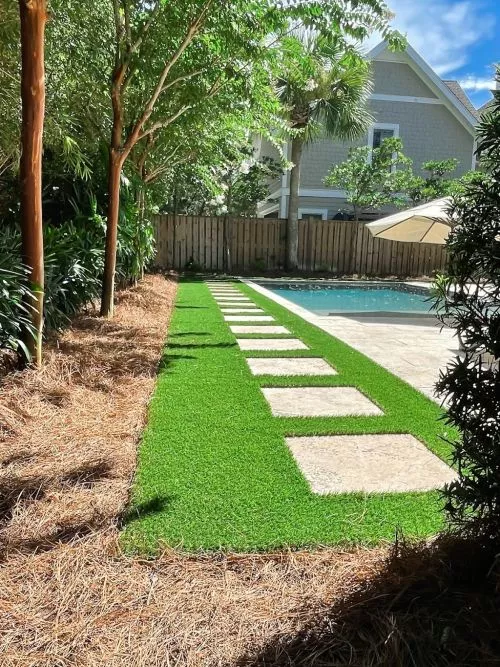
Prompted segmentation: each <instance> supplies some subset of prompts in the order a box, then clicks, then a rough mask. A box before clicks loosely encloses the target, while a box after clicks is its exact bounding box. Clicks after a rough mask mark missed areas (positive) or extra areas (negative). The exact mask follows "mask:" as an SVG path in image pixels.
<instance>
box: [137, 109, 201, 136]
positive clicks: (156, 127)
mask: <svg viewBox="0 0 500 667" xmlns="http://www.w3.org/2000/svg"><path fill="white" fill-rule="evenodd" d="M189 109H192V105H191V104H186V105H184V106H183V107H181V108H180V109H179V110H178V111H176V112H175V113H174V114H172V115H171V116H170V117H169V118H167V119H165V120H159V121H157V122H156V123H153V125H151V127H150V128H149V129H148V130H146V131H145V132H143V133H142V134H140V135H139V137H138V138H137V141H141V139H145V138H146V137H148V136H149V135H150V134H153V133H154V132H156V131H157V130H161V129H163V128H165V127H168V126H169V125H171V124H172V123H173V122H174V121H176V120H177V119H178V118H179V117H180V116H182V114H184V113H186V111H189ZM136 143H137V142H136Z"/></svg>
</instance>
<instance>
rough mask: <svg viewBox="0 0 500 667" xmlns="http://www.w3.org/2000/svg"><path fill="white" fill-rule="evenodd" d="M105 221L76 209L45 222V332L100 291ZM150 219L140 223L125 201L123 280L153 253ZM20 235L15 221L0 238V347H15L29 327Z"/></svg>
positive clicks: (121, 234) (60, 326) (120, 240)
mask: <svg viewBox="0 0 500 667" xmlns="http://www.w3.org/2000/svg"><path fill="white" fill-rule="evenodd" d="M105 233H106V224H105V220H104V218H103V217H102V216H101V215H99V214H98V213H97V207H96V205H95V203H94V205H93V212H92V213H91V214H90V215H86V214H84V213H83V212H81V211H77V212H76V215H75V217H74V218H73V219H72V220H71V221H69V222H65V223H63V224H60V225H50V224H48V225H45V227H44V246H45V300H44V322H45V332H46V333H48V332H50V331H60V330H62V329H63V328H64V327H65V326H67V325H68V323H69V320H70V318H71V317H72V316H73V315H75V314H76V313H78V312H79V311H80V310H81V309H82V308H83V307H84V306H86V305H87V304H89V303H90V302H92V301H94V300H96V299H98V298H99V296H100V292H101V281H102V274H103V268H104V243H105ZM153 252H154V244H153V232H152V228H151V225H150V224H149V222H147V221H145V222H143V224H142V225H140V224H139V219H138V216H137V212H136V211H135V209H134V208H133V206H132V205H131V204H129V205H128V206H126V207H124V210H123V211H122V220H121V222H120V228H119V233H118V254H117V279H118V281H119V282H121V283H122V284H125V283H130V282H131V281H133V280H136V279H137V278H139V277H140V276H141V274H142V270H143V266H144V264H145V263H147V262H149V261H150V260H151V258H152V256H153ZM20 257H21V235H20V232H19V230H18V229H17V228H16V227H14V226H6V228H5V230H3V231H2V242H1V244H0V289H1V291H2V299H1V304H0V347H3V348H9V349H14V350H18V349H19V347H20V346H22V343H21V332H22V330H23V329H24V328H25V327H28V329H29V311H28V306H29V294H30V291H29V288H28V281H27V270H26V269H24V268H23V267H22V265H21V261H20ZM27 304H28V305H27Z"/></svg>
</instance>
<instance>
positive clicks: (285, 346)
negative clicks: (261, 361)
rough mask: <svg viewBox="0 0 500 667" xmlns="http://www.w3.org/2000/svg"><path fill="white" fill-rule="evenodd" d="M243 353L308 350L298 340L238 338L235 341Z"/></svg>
mask: <svg viewBox="0 0 500 667" xmlns="http://www.w3.org/2000/svg"><path fill="white" fill-rule="evenodd" d="M236 342H237V343H238V345H239V346H240V350H243V351H257V350H259V351H267V350H274V351H279V352H285V351H287V350H308V349H309V348H308V347H307V345H305V344H304V343H303V342H302V341H301V340H299V339H298V338H240V339H238V340H237V341H236Z"/></svg>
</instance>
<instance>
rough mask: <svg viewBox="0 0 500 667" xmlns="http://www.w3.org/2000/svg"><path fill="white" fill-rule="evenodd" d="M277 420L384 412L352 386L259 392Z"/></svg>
mask: <svg viewBox="0 0 500 667" xmlns="http://www.w3.org/2000/svg"><path fill="white" fill-rule="evenodd" d="M262 391H263V393H264V396H265V397H266V398H267V400H268V402H269V405H270V406H271V410H272V413H273V415H275V416H276V417H351V416H362V415H363V416H364V415H382V414H383V412H382V410H380V408H378V407H377V406H376V405H375V404H374V403H372V402H371V401H370V399H368V398H367V397H366V396H364V395H363V394H362V393H361V392H360V391H358V390H357V389H356V388H355V387H284V388H277V387H269V388H263V389H262Z"/></svg>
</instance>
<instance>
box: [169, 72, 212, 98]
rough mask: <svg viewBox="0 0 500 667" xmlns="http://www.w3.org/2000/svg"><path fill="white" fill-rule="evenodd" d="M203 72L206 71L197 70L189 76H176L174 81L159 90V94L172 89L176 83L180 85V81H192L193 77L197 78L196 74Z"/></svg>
mask: <svg viewBox="0 0 500 667" xmlns="http://www.w3.org/2000/svg"><path fill="white" fill-rule="evenodd" d="M205 71H206V70H205V69H199V70H196V71H195V72H191V74H184V76H178V77H177V78H176V79H172V81H170V82H169V83H166V84H165V85H164V86H163V88H162V89H161V92H162V93H164V92H165V91H166V90H168V89H169V88H173V87H174V86H175V85H177V84H178V83H181V81H187V80H188V79H192V78H193V77H195V76H198V74H203V72H205Z"/></svg>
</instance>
